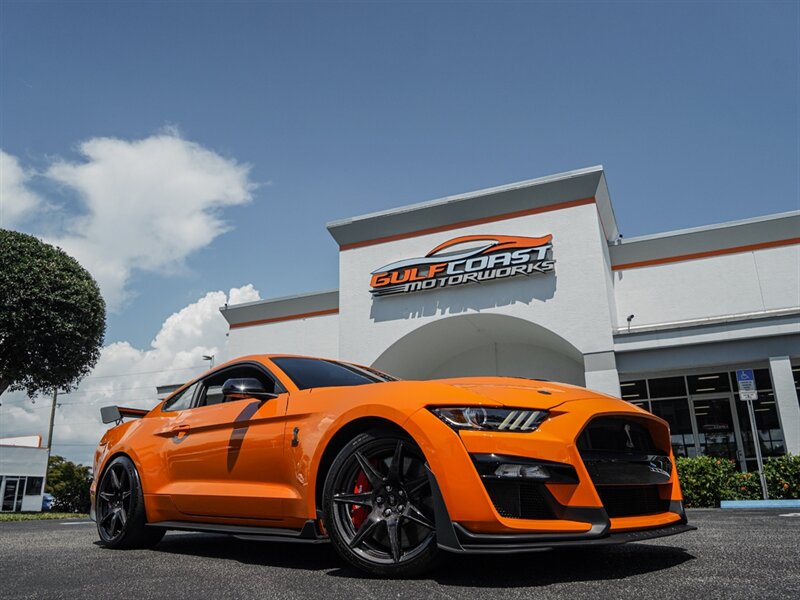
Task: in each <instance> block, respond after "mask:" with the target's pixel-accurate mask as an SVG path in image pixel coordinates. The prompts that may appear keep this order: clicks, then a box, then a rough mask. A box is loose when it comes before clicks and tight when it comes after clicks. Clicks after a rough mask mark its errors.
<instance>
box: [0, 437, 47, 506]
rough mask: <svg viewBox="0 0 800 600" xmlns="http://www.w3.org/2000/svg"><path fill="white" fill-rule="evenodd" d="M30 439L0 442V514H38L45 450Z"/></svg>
mask: <svg viewBox="0 0 800 600" xmlns="http://www.w3.org/2000/svg"><path fill="white" fill-rule="evenodd" d="M41 446H42V438H41V436H38V435H31V436H25V437H16V438H1V439H0V512H19V511H41V510H42V495H43V494H44V478H45V475H46V474H47V448H42V447H41Z"/></svg>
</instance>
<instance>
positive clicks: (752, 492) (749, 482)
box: [722, 471, 764, 500]
mask: <svg viewBox="0 0 800 600" xmlns="http://www.w3.org/2000/svg"><path fill="white" fill-rule="evenodd" d="M763 499H764V495H763V494H762V492H761V478H760V477H759V476H758V471H756V472H755V473H751V472H747V473H739V472H736V473H734V474H733V478H732V479H731V492H730V494H729V495H728V496H726V497H724V498H722V500H763Z"/></svg>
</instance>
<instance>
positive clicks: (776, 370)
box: [769, 356, 800, 454]
mask: <svg viewBox="0 0 800 600" xmlns="http://www.w3.org/2000/svg"><path fill="white" fill-rule="evenodd" d="M769 373H770V375H771V376H772V387H773V390H774V392H775V402H776V406H777V408H778V414H779V415H780V420H781V425H782V426H783V438H784V440H785V441H786V451H787V452H788V453H789V454H800V404H798V402H797V390H796V389H795V387H794V377H792V363H791V361H790V360H789V357H788V356H773V357H770V359H769Z"/></svg>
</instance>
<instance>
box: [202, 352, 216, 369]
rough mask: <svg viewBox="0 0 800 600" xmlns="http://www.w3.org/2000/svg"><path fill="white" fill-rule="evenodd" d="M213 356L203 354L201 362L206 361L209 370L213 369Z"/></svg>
mask: <svg viewBox="0 0 800 600" xmlns="http://www.w3.org/2000/svg"><path fill="white" fill-rule="evenodd" d="M214 356H215V355H214V354H203V360H207V361H208V363H209V364H208V368H209V369H213V368H214Z"/></svg>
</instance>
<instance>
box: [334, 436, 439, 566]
mask: <svg viewBox="0 0 800 600" xmlns="http://www.w3.org/2000/svg"><path fill="white" fill-rule="evenodd" d="M323 507H324V513H325V527H326V529H327V530H328V533H329V535H330V538H331V542H332V543H333V545H334V547H335V548H336V551H337V552H338V553H339V554H340V555H341V556H342V557H343V558H344V559H345V560H347V561H348V562H349V563H350V564H352V565H354V566H355V567H357V568H359V569H361V570H363V571H366V572H368V573H372V574H375V575H382V576H387V577H402V576H410V575H416V574H418V573H422V572H423V571H426V570H428V569H429V568H431V566H433V564H434V562H435V559H436V556H437V554H438V548H437V546H436V535H435V525H434V519H433V499H432V496H431V489H430V484H429V481H428V476H427V471H426V468H425V457H424V456H423V455H422V452H421V451H420V449H419V448H418V447H417V445H416V444H415V443H414V442H413V441H412V440H410V439H409V438H407V437H402V436H400V435H397V434H385V433H382V432H377V431H372V432H368V433H363V434H361V435H359V436H357V437H356V438H354V439H353V440H352V441H350V443H348V444H347V445H346V446H345V447H344V448H343V449H342V450H341V452H340V453H339V455H338V456H337V457H336V459H335V460H334V462H333V464H332V465H331V469H330V471H329V472H328V475H327V478H326V480H325V489H324V492H323Z"/></svg>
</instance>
